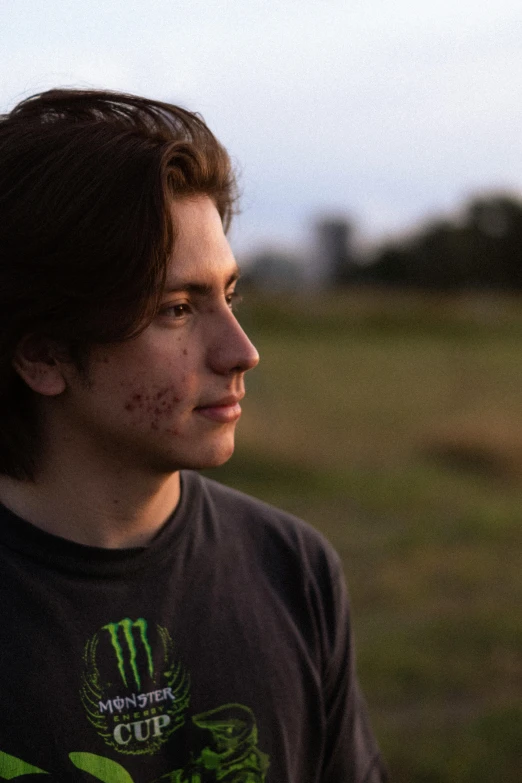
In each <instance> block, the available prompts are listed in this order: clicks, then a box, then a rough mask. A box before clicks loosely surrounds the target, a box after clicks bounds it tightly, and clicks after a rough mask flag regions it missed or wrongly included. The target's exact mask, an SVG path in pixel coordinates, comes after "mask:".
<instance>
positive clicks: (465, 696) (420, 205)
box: [0, 0, 522, 783]
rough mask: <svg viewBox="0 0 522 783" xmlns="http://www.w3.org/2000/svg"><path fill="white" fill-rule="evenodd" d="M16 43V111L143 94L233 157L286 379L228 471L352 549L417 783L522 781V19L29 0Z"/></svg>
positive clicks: (268, 368) (352, 568) (265, 335)
mask: <svg viewBox="0 0 522 783" xmlns="http://www.w3.org/2000/svg"><path fill="white" fill-rule="evenodd" d="M0 28H1V29H2V32H3V35H2V39H3V41H2V50H1V52H0V62H1V65H2V80H1V84H0V110H1V111H6V110H8V109H9V108H11V107H12V106H13V105H14V104H15V103H16V102H18V101H19V100H21V99H22V98H24V97H27V96H28V95H31V94H33V93H35V92H39V91H42V90H44V89H47V88H49V87H54V86H77V87H105V88H110V89H115V90H124V91H127V92H135V93H138V94H144V95H147V96H151V97H156V98H159V99H162V100H166V101H172V102H176V103H181V104H182V105H184V106H186V107H187V108H189V109H192V110H196V111H198V112H200V113H201V114H202V115H203V117H204V118H205V120H206V121H207V122H208V124H209V125H210V127H211V128H212V129H213V130H214V132H215V133H216V135H217V136H218V137H219V138H220V140H221V141H222V142H223V143H224V144H225V145H226V146H227V148H228V149H229V150H230V152H231V153H232V156H233V158H234V160H235V161H236V164H237V167H238V170H239V172H240V185H241V190H242V194H243V196H242V214H241V215H240V217H239V218H238V219H237V221H236V224H235V226H234V229H233V231H232V234H231V241H232V245H233V248H234V250H235V252H236V255H237V256H238V259H239V261H240V262H241V264H242V266H243V268H244V281H243V293H245V294H247V296H245V302H244V304H243V305H242V308H241V310H240V311H239V315H240V318H241V319H242V320H243V322H244V324H245V326H246V327H247V329H248V330H249V331H250V333H251V335H252V337H253V338H254V341H255V342H256V343H257V346H258V348H259V350H260V353H261V355H262V362H261V365H260V366H259V368H258V369H257V370H256V372H255V373H253V374H252V377H251V379H250V386H249V397H248V398H247V400H248V402H247V404H246V405H245V413H244V417H243V421H242V424H241V427H240V432H239V438H238V448H237V452H236V455H235V457H234V458H233V460H232V461H231V462H230V463H229V464H228V465H227V466H225V467H224V468H223V469H221V470H220V471H217V472H216V471H214V472H213V473H212V475H213V476H214V477H219V478H221V479H222V480H223V481H225V482H227V483H230V484H232V485H234V486H236V487H239V488H240V489H244V490H246V491H249V492H252V493H254V494H256V495H257V496H260V497H262V498H264V499H266V500H268V501H270V502H273V503H276V504H278V505H281V506H283V507H285V508H286V509H288V510H290V511H292V512H294V513H296V514H298V515H300V516H302V517H304V518H306V519H307V520H308V521H309V522H311V523H312V524H313V525H315V526H316V527H317V528H319V529H320V530H322V531H323V532H324V533H325V534H326V535H327V536H328V537H329V538H330V540H331V541H332V542H333V544H334V546H335V547H336V548H337V550H338V551H339V553H340V554H341V557H342V559H343V563H344V567H345V571H346V576H347V579H348V583H349V587H350V592H351V597H352V605H353V615H354V624H355V630H356V638H357V644H358V659H359V670H360V676H361V680H362V682H363V686H364V689H365V692H366V694H367V698H368V702H369V705H370V711H371V714H372V719H373V722H374V725H375V729H376V733H377V735H378V738H379V741H380V744H381V746H382V749H383V752H384V754H385V756H386V758H387V760H388V763H389V766H390V770H391V773H392V779H393V780H395V781H399V782H404V783H409V782H410V781H412V782H413V783H472V782H473V783H486V782H487V783H491V781H495V782H497V781H498V782H499V783H514V782H515V781H517V782H518V781H520V779H521V772H520V770H521V769H522V707H521V704H522V698H521V697H522V612H521V606H522V568H521V565H520V564H521V550H522V536H521V532H520V519H521V516H522V512H521V509H522V503H521V501H522V297H521V293H522V142H521V128H522V100H521V99H520V93H521V87H522V56H521V49H520V41H521V40H522V6H521V5H520V2H519V0H497V2H496V3H495V4H493V3H491V2H480V0H474V2H471V0H460V2H459V3H456V2H455V0H451V2H450V0H438V2H437V3H430V4H425V5H424V6H422V5H421V4H420V3H419V2H413V0H394V2H393V3H391V2H385V0H364V1H363V0H323V2H317V0H315V1H312V0H284V2H281V0H279V1H278V2H276V1H275V0H219V2H218V1H214V0H200V1H198V0H170V1H169V2H166V0H149V2H145V0H125V2H123V0H110V2H107V1H106V0H105V1H104V2H101V1H100V0H82V2H78V0H46V2H45V3H44V2H39V1H38V0H30V1H29V0H1V2H0Z"/></svg>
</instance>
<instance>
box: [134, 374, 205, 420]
mask: <svg viewBox="0 0 522 783" xmlns="http://www.w3.org/2000/svg"><path fill="white" fill-rule="evenodd" d="M192 401H193V395H191V389H190V384H189V383H188V381H187V377H186V375H185V374H184V373H181V374H180V375H179V377H178V378H177V379H176V382H174V383H169V384H157V385H152V384H151V385H147V386H145V385H140V386H137V387H136V386H134V388H133V390H132V391H127V394H126V395H125V397H124V403H123V408H124V411H125V413H126V415H127V416H128V418H129V423H130V424H132V425H134V426H136V425H137V426H145V427H148V428H150V429H152V430H158V429H162V428H165V426H166V425H167V424H168V423H169V422H171V421H172V419H175V418H176V416H178V415H181V414H182V413H183V412H186V411H187V410H190V409H191V407H192ZM193 404H195V403H193Z"/></svg>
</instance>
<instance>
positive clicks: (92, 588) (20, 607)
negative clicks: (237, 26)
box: [0, 90, 385, 783]
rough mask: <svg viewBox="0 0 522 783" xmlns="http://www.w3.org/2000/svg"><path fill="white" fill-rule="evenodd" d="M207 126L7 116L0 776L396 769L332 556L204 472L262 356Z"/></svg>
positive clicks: (59, 95) (54, 107)
mask: <svg viewBox="0 0 522 783" xmlns="http://www.w3.org/2000/svg"><path fill="white" fill-rule="evenodd" d="M234 197H235V190H234V178H233V174H232V171H231V167H230V161H229V158H228V156H227V153H226V152H225V150H224V149H223V147H222V146H221V145H220V144H219V143H218V142H217V141H216V139H215V138H214V136H213V135H212V133H211V132H210V131H209V130H208V128H207V127H206V125H205V124H204V123H203V121H202V120H201V119H200V118H199V117H198V116H197V115H194V114H191V113H190V112H187V111H185V110H183V109H181V108H179V107H176V106H171V105H167V104H163V103H159V102H155V101H149V100H146V99H142V98H138V97H135V96H128V95H121V94H116V93H107V92H97V91H88V92H85V91H74V90H54V91H50V92H47V93H44V94H42V95H40V96H35V97H33V98H30V99H28V100H27V101H24V102H23V103H21V104H19V105H18V106H17V107H16V108H15V109H14V110H13V111H12V112H11V113H10V114H8V115H6V116H4V117H3V118H2V119H1V121H0V395H1V400H2V405H1V407H0V411H1V413H0V415H1V417H2V422H1V426H0V474H1V475H0V500H1V502H2V507H1V510H0V574H1V576H0V627H1V628H2V648H1V649H2V652H1V666H0V683H1V685H0V693H1V695H2V714H1V717H0V779H4V780H12V779H16V778H18V777H21V778H22V777H23V779H24V781H25V780H28V781H29V780H32V779H33V777H34V778H35V779H36V777H35V776H37V775H42V774H45V775H47V778H46V779H47V780H55V781H61V782H62V783H63V781H84V780H85V781H87V780H95V779H97V780H102V781H105V782H106V783H153V781H156V783H159V781H170V783H174V782H176V783H196V781H198V782H201V783H205V782H206V781H218V780H223V781H228V782H229V783H232V781H234V783H242V782H244V783H255V782H256V781H271V782H272V783H305V782H307V781H309V783H312V782H314V783H348V781H353V783H363V781H364V783H376V782H377V781H382V780H384V777H385V773H384V771H383V767H382V763H381V761H380V757H379V753H378V750H377V748H376V744H375V741H374V739H373V736H372V733H371V730H370V728H369V724H368V720H367V717H366V712H365V707H364V704H363V701H362V698H361V696H360V695H359V691H358V687H357V682H356V678H355V674H354V663H353V651H352V640H351V629H350V621H349V617H348V608H347V600H346V594H345V590H344V586H343V581H342V577H341V572H340V566H339V561H338V558H337V556H336V555H335V554H334V553H333V552H332V550H331V548H330V547H329V545H328V544H326V542H325V541H324V540H323V539H322V538H321V537H320V536H319V535H318V534H317V533H316V532H314V531H313V530H312V529H311V528H309V527H307V526H306V525H305V524H304V523H302V522H300V521H299V520H296V519H294V518H292V517H290V516H288V515H286V514H284V513H283V512H280V511H278V510H276V509H273V508H271V507H268V506H266V505H264V504H262V503H260V502H258V501H255V500H253V499H251V498H248V497H246V496H244V495H241V494H240V493H237V492H234V491H232V490H230V489H228V488H225V487H223V486H220V485H218V484H216V483H215V482H212V481H208V480H205V479H203V478H201V477H200V476H199V475H198V474H197V473H195V472H193V471H194V470H197V469H199V468H208V467H210V466H215V465H220V464H222V463H223V462H224V461H226V460H227V459H228V458H229V457H230V455H231V454H232V451H233V447H234V429H235V425H236V423H237V420H238V418H239V416H240V413H241V409H240V401H241V399H242V397H243V395H244V375H245V373H246V371H247V370H250V369H252V368H253V367H255V366H256V364H257V362H258V354H257V352H256V349H255V348H254V346H253V345H252V343H251V342H250V341H249V339H248V338H247V336H246V335H245V333H244V332H243V331H242V329H241V327H240V326H239V324H238V322H237V320H236V318H235V315H234V312H233V307H232V305H233V301H234V297H235V287H236V281H237V277H238V270H237V266H236V263H235V261H234V257H233V255H232V253H231V250H230V247H229V245H228V243H227V240H226V237H225V231H226V229H227V228H228V225H229V223H230V219H231V216H232V212H233V207H234Z"/></svg>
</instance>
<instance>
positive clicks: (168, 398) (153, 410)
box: [124, 388, 181, 429]
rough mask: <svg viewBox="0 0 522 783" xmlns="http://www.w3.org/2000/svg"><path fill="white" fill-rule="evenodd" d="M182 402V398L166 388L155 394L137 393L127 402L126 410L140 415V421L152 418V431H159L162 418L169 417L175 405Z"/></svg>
mask: <svg viewBox="0 0 522 783" xmlns="http://www.w3.org/2000/svg"><path fill="white" fill-rule="evenodd" d="M180 401H181V399H180V397H178V396H177V395H175V394H173V390H172V389H170V388H165V389H161V390H158V391H157V392H155V393H154V394H145V393H144V392H136V393H134V394H133V395H131V397H130V398H129V399H128V400H127V402H126V403H125V405H124V409H125V410H126V411H128V413H135V412H137V413H138V414H139V417H140V419H142V418H150V417H153V418H151V425H150V427H151V429H158V421H159V419H160V418H161V417H162V416H169V415H170V414H171V413H172V412H173V410H174V407H175V405H177V404H178V403H179V402H180Z"/></svg>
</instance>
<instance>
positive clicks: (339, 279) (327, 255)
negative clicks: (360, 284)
mask: <svg viewBox="0 0 522 783" xmlns="http://www.w3.org/2000/svg"><path fill="white" fill-rule="evenodd" d="M316 245H317V261H318V265H319V267H320V269H321V275H320V277H322V278H323V279H324V280H325V282H327V283H330V284H333V285H339V284H341V285H342V284H344V283H349V282H350V281H351V279H352V278H353V274H354V253H353V250H352V227H351V224H350V223H349V221H348V220H347V219H346V218H342V217H339V218H336V217H325V218H322V219H321V220H319V221H318V222H317V224H316Z"/></svg>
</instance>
